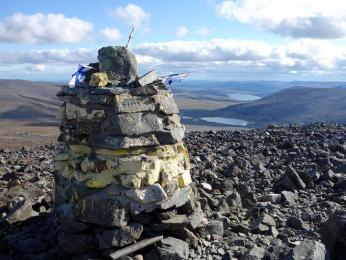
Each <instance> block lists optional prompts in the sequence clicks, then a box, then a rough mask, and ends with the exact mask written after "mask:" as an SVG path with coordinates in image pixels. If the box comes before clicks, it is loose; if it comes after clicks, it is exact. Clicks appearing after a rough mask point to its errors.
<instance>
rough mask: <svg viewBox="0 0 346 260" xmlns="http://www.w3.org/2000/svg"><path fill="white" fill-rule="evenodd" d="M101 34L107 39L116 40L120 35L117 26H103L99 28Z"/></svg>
mask: <svg viewBox="0 0 346 260" xmlns="http://www.w3.org/2000/svg"><path fill="white" fill-rule="evenodd" d="M100 33H101V35H102V36H103V37H104V38H105V39H106V40H108V41H114V42H115V41H118V40H119V39H121V37H122V35H121V33H120V31H119V30H118V29H117V28H111V27H105V28H103V29H101V30H100Z"/></svg>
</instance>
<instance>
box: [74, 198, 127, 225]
mask: <svg viewBox="0 0 346 260" xmlns="http://www.w3.org/2000/svg"><path fill="white" fill-rule="evenodd" d="M73 215H74V219H75V220H76V221H80V222H86V223H91V224H97V225H99V226H103V227H123V226H126V224H127V221H128V219H129V215H128V212H127V210H126V209H124V208H122V207H121V206H120V205H119V202H118V201H115V200H111V199H101V198H99V199H83V200H80V201H79V202H78V203H77V204H76V205H75V207H74V212H73Z"/></svg>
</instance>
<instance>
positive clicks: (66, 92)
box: [54, 47, 202, 253]
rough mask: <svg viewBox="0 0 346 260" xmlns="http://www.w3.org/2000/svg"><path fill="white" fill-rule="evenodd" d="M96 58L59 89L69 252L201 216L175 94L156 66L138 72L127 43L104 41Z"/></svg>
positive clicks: (58, 193) (120, 242)
mask: <svg viewBox="0 0 346 260" xmlns="http://www.w3.org/2000/svg"><path fill="white" fill-rule="evenodd" d="M98 60H99V63H94V64H90V66H91V67H92V68H93V69H90V70H89V71H88V74H87V75H86V77H85V80H84V81H83V83H80V84H77V85H76V86H75V87H73V88H71V87H69V86H65V87H63V89H62V90H61V91H60V92H59V93H58V96H59V97H60V98H61V99H62V100H63V101H64V102H63V104H62V106H61V108H60V110H59V113H58V115H59V118H60V119H61V127H60V130H61V136H60V141H62V142H63V143H64V149H63V150H62V151H61V153H59V154H58V155H57V156H56V157H55V170H56V174H55V181H56V187H55V197H54V201H55V203H56V205H57V212H58V214H59V218H60V221H61V223H62V224H63V225H62V226H64V228H63V229H62V231H61V234H60V235H59V238H60V239H59V241H60V243H61V246H62V247H63V248H64V250H66V251H68V252H70V253H81V252H84V251H88V250H90V249H91V248H95V247H96V248H98V249H99V250H101V251H102V250H104V249H108V248H113V247H123V246H126V245H129V244H131V243H132V242H133V241H134V240H136V239H139V238H140V237H143V236H144V237H150V236H153V235H155V234H158V233H162V232H163V231H165V232H168V233H169V234H170V233H172V232H173V233H179V232H177V225H178V226H179V227H180V228H181V229H183V230H184V229H185V228H188V227H190V228H195V227H196V226H197V225H198V224H199V223H200V222H201V221H202V215H201V214H200V212H199V216H201V217H197V218H196V216H197V215H198V214H196V212H197V211H198V207H197V206H196V205H194V203H193V199H192V196H193V193H192V189H191V187H190V184H191V182H192V181H191V176H190V162H189V155H188V151H187V149H186V147H185V146H184V144H183V141H182V140H183V138H184V127H183V126H182V125H181V124H180V117H179V115H178V113H179V110H178V107H177V105H176V104H175V102H174V100H173V97H172V94H171V93H170V91H169V90H167V89H166V87H165V85H164V84H163V83H162V82H161V81H160V80H158V79H157V77H156V73H155V71H151V72H149V73H147V74H146V75H144V76H142V77H140V78H138V77H137V63H136V59H135V56H134V55H133V54H132V53H131V52H129V51H128V50H127V49H126V48H124V47H104V48H101V49H100V50H99V52H98ZM182 206H184V207H182ZM179 208H180V210H178V211H179V213H183V217H181V216H180V217H179V216H178V219H180V220H179V221H178V222H177V221H176V219H177V215H176V214H177V212H178V211H177V209H179ZM153 212H155V214H154V213H153ZM149 213H150V214H149ZM170 219H172V221H173V222H175V224H176V225H175V226H174V228H173V229H172V228H171V227H172V223H171V222H172V221H170ZM174 219H175V220H174ZM143 230H144V232H143ZM169 230H171V231H169ZM86 231H87V232H86ZM185 231H186V230H185ZM168 233H167V234H168ZM180 233H181V232H180ZM183 233H184V232H183ZM185 233H186V232H185ZM76 236H81V237H79V238H78V239H79V241H83V243H81V245H82V244H83V245H84V246H81V247H82V249H80V248H79V247H77V248H78V249H76V247H75V246H74V244H75V243H76V242H75V241H78V239H76ZM69 240H71V243H70V242H69Z"/></svg>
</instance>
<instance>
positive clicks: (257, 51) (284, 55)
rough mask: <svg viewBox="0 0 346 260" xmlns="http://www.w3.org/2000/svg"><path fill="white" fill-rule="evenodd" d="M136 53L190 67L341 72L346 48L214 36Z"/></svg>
mask: <svg viewBox="0 0 346 260" xmlns="http://www.w3.org/2000/svg"><path fill="white" fill-rule="evenodd" d="M134 50H135V52H136V53H138V54H141V55H145V56H150V57H153V58H156V59H158V60H161V61H162V62H163V63H164V64H174V66H182V67H184V68H188V67H190V69H194V68H198V69H200V70H202V71H203V70H205V69H210V70H226V69H228V68H230V67H233V68H236V67H239V69H240V68H246V69H247V70H248V72H249V73H252V71H251V70H252V69H255V70H263V71H271V72H272V73H280V72H283V73H289V71H297V72H298V73H299V72H307V73H309V72H313V71H341V70H343V68H342V67H341V66H340V64H342V63H344V61H346V47H344V46H335V45H332V44H331V43H327V42H324V41H317V40H296V41H292V42H290V43H287V44H279V45H271V44H267V43H264V42H259V41H241V40H234V39H213V40H210V41H171V42H159V43H142V44H140V45H139V46H138V47H137V48H135V49H134Z"/></svg>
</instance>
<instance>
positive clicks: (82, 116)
mask: <svg viewBox="0 0 346 260" xmlns="http://www.w3.org/2000/svg"><path fill="white" fill-rule="evenodd" d="M65 111H66V118H67V119H68V120H90V121H102V120H104V119H105V118H106V112H105V111H104V110H101V109H94V110H90V112H88V110H87V109H86V108H83V107H79V106H76V105H74V104H71V103H66V109H65Z"/></svg>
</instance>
